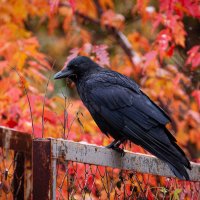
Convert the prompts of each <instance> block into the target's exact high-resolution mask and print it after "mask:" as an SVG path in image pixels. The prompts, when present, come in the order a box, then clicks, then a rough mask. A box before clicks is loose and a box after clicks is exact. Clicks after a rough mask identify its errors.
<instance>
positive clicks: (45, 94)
mask: <svg viewBox="0 0 200 200" xmlns="http://www.w3.org/2000/svg"><path fill="white" fill-rule="evenodd" d="M54 65H55V61H54V63H53V65H52V68H51V70H52V71H53V68H54ZM52 71H51V73H50V75H49V78H48V81H47V84H46V87H45V93H44V98H43V105H42V138H43V136H44V107H45V100H46V96H47V89H48V86H49V82H50V79H51V76H52Z"/></svg>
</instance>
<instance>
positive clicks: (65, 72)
mask: <svg viewBox="0 0 200 200" xmlns="http://www.w3.org/2000/svg"><path fill="white" fill-rule="evenodd" d="M71 74H73V71H72V70H70V69H64V70H62V71H59V72H58V73H56V74H55V75H54V77H53V78H54V79H61V78H66V77H69V76H70V75H71Z"/></svg>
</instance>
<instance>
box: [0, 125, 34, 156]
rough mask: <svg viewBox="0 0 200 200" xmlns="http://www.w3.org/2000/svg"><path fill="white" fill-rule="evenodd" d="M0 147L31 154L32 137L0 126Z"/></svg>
mask: <svg viewBox="0 0 200 200" xmlns="http://www.w3.org/2000/svg"><path fill="white" fill-rule="evenodd" d="M0 147H3V148H6V149H10V150H14V151H20V152H24V153H31V150H32V135H31V134H29V133H25V132H20V131H18V130H15V129H10V128H8V127H4V126H0Z"/></svg>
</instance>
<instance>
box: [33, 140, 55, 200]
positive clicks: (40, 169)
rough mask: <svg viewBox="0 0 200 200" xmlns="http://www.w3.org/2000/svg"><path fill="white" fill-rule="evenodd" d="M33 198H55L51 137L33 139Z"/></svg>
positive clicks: (37, 199)
mask: <svg viewBox="0 0 200 200" xmlns="http://www.w3.org/2000/svg"><path fill="white" fill-rule="evenodd" d="M32 156H33V200H52V199H55V192H56V191H55V186H53V185H54V184H53V183H55V181H56V174H55V172H56V171H55V169H54V168H53V167H52V166H55V165H56V164H55V162H53V160H52V148H51V140H50V139H35V140H33V153H32Z"/></svg>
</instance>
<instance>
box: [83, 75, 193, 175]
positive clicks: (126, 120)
mask: <svg viewBox="0 0 200 200" xmlns="http://www.w3.org/2000/svg"><path fill="white" fill-rule="evenodd" d="M99 77H100V78H99ZM104 77H105V75H104V76H98V77H97V78H96V80H95V77H94V79H89V80H88V81H87V84H88V85H90V84H92V85H90V87H89V88H90V89H89V90H88V92H87V103H86V106H87V107H88V109H89V111H90V112H91V114H92V116H93V117H94V120H95V121H96V122H97V124H98V125H99V126H101V127H100V128H101V129H102V127H103V128H104V129H105V130H106V132H109V130H110V132H112V134H111V135H112V136H113V137H114V138H115V136H114V135H113V133H115V134H116V135H118V136H117V137H126V138H127V139H130V140H131V141H132V142H134V143H136V144H138V145H141V146H142V147H143V148H145V149H146V150H148V151H149V152H151V153H152V154H154V155H156V156H157V157H158V158H160V159H162V160H164V161H166V162H167V163H168V164H169V166H170V167H171V169H172V170H173V172H174V173H175V174H176V176H178V177H179V178H182V177H183V176H184V177H186V179H188V175H187V172H186V170H185V168H184V167H183V166H182V165H185V166H186V167H188V168H189V167H190V164H189V162H188V160H187V158H186V157H185V154H184V152H183V151H182V150H181V149H180V147H178V145H177V144H176V143H175V141H176V140H175V138H174V137H173V136H172V135H171V133H170V132H169V131H168V130H167V129H166V128H165V126H164V125H165V124H166V123H168V122H169V121H170V119H169V117H168V116H167V115H166V114H165V113H164V111H163V110H162V109H161V108H160V107H158V106H157V105H156V104H154V103H153V102H152V101H151V100H150V99H149V98H148V97H147V96H146V95H145V94H143V93H142V92H141V91H140V90H138V89H137V87H136V86H135V85H134V87H131V85H133V84H136V83H134V82H129V81H130V80H129V79H128V80H127V81H128V84H127V82H126V81H125V82H124V81H121V79H123V77H120V79H118V78H117V80H116V78H109V79H108V77H105V80H107V81H105V82H104ZM99 80H101V84H99V82H98V81H99ZM127 86H128V87H127ZM135 88H136V89H135ZM138 88H139V87H138ZM95 116H98V119H95Z"/></svg>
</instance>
